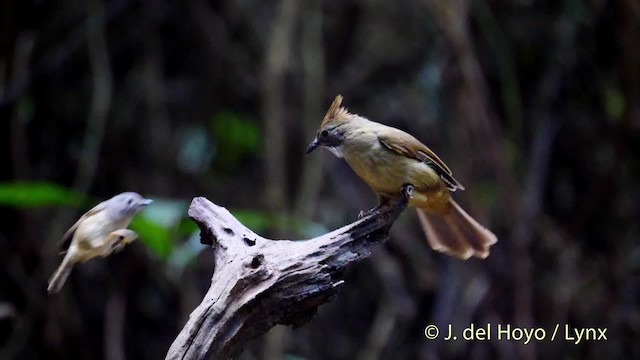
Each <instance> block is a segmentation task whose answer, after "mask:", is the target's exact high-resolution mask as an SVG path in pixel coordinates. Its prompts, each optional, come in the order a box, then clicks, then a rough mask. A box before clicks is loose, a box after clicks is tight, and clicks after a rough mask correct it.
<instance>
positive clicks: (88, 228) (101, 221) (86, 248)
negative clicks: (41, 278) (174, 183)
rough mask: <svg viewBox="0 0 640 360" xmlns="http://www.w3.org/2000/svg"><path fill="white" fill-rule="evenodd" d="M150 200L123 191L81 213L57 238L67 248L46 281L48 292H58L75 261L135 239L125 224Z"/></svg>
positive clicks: (105, 253) (108, 252)
mask: <svg viewBox="0 0 640 360" xmlns="http://www.w3.org/2000/svg"><path fill="white" fill-rule="evenodd" d="M152 202H153V200H151V199H145V198H144V197H142V196H141V195H140V194H138V193H135V192H124V193H121V194H118V195H116V196H114V197H112V198H111V199H109V200H105V201H103V202H101V203H99V204H98V205H96V206H94V207H93V208H92V209H91V210H89V211H87V212H86V213H85V214H84V215H82V216H81V217H80V219H79V220H78V221H76V223H75V224H73V226H71V228H69V230H67V232H66V233H65V234H64V235H63V236H62V239H61V240H60V244H61V246H62V247H64V246H65V245H67V244H68V248H67V250H66V252H65V256H64V258H63V260H62V263H61V264H60V266H59V267H58V269H57V270H56V271H55V272H54V273H53V276H51V278H50V280H49V286H48V287H47V292H48V293H49V294H55V293H57V292H59V291H60V290H61V289H62V286H63V285H64V283H65V281H66V280H67V277H69V274H70V273H71V270H72V269H73V267H74V266H75V265H76V264H77V263H83V262H86V261H89V260H91V259H93V258H96V257H106V256H109V255H111V254H113V253H115V252H118V251H121V250H122V249H123V248H124V247H125V246H126V245H127V244H129V243H130V242H132V241H134V240H135V239H136V238H137V237H138V234H137V233H136V232H135V231H133V230H130V229H127V226H129V223H130V222H131V220H132V219H133V216H134V215H135V214H137V213H138V211H140V210H141V209H142V208H143V207H145V206H147V205H149V204H151V203H152Z"/></svg>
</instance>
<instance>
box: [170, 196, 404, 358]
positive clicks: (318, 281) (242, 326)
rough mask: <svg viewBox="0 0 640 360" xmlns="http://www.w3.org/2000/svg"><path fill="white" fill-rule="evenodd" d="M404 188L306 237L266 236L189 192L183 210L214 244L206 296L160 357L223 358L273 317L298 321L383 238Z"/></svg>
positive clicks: (397, 210)
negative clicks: (338, 224) (371, 207)
mask: <svg viewBox="0 0 640 360" xmlns="http://www.w3.org/2000/svg"><path fill="white" fill-rule="evenodd" d="M409 196H410V189H409V190H407V191H404V193H403V196H401V197H400V198H399V199H398V200H396V201H395V202H391V203H389V204H386V205H385V206H383V207H381V208H379V209H378V210H377V211H375V212H374V213H372V214H369V215H368V216H366V217H364V218H362V219H360V220H358V221H356V222H354V223H352V224H350V225H347V226H344V227H342V228H340V229H338V230H335V231H333V232H330V233H328V234H325V235H322V236H319V237H316V238H313V239H309V240H299V241H292V240H271V239H266V238H263V237H261V236H259V235H257V234H255V233H254V232H253V231H251V230H249V229H248V228H246V227H245V226H244V225H242V224H241V223H240V222H239V221H238V220H237V219H236V218H235V217H233V215H231V213H229V211H227V210H226V209H225V208H223V207H220V206H217V205H215V204H213V203H211V202H210V201H209V200H207V199H205V198H202V197H197V198H194V199H193V201H192V203H191V206H190V208H189V217H190V218H191V219H192V220H194V221H195V222H196V223H197V224H198V226H199V227H200V232H201V233H200V241H201V242H202V243H203V244H208V245H211V246H212V247H213V248H214V251H215V270H214V273H213V277H212V279H211V287H210V288H209V291H208V292H207V294H206V296H205V297H204V299H203V300H202V302H201V303H200V305H198V307H197V308H196V309H195V310H194V311H193V312H192V313H191V315H190V316H189V320H188V321H187V324H186V325H185V326H184V328H183V329H182V331H181V332H180V334H179V335H178V337H177V338H176V339H175V340H174V342H173V344H172V345H171V348H170V349H169V352H168V353H167V357H166V358H167V359H228V358H231V357H233V356H235V355H237V354H238V353H239V352H240V351H241V350H242V349H243V347H244V345H245V344H246V343H247V342H248V341H249V340H251V339H253V338H255V337H256V336H258V335H260V334H263V333H265V332H267V330H269V329H270V328H271V327H273V326H275V325H277V324H284V325H294V326H299V325H302V324H304V323H306V322H307V321H309V320H310V319H311V318H312V317H313V315H315V313H316V311H317V308H318V306H320V305H321V304H323V303H326V302H328V301H329V300H331V298H332V297H333V296H334V295H335V294H336V291H337V290H338V288H339V287H340V286H342V285H343V284H344V281H343V273H344V271H345V270H346V269H347V268H348V267H349V266H350V265H352V264H354V263H356V262H358V261H360V260H363V259H365V258H367V257H368V256H369V255H370V254H371V252H370V248H371V246H372V245H374V244H379V243H382V242H384V241H385V240H386V239H387V238H388V233H389V229H390V228H391V225H392V224H393V223H394V221H395V220H396V219H397V217H398V215H399V214H400V213H401V212H402V210H404V208H405V207H406V203H407V201H406V200H407V198H408V197H409Z"/></svg>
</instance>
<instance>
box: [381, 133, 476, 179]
mask: <svg viewBox="0 0 640 360" xmlns="http://www.w3.org/2000/svg"><path fill="white" fill-rule="evenodd" d="M388 129H389V131H385V133H384V134H380V133H379V134H378V140H379V141H380V143H381V144H382V145H383V146H384V147H386V148H387V149H389V150H391V151H393V152H394V153H396V154H398V155H402V156H406V157H408V158H412V159H416V160H418V161H423V162H425V163H427V164H428V165H429V166H431V167H432V168H433V169H434V170H435V171H436V173H437V174H438V175H440V178H441V179H442V180H443V181H444V182H445V183H446V184H447V188H448V189H449V190H451V191H456V190H458V189H460V190H464V186H462V184H460V182H458V180H456V179H455V178H454V177H453V174H452V172H451V169H449V167H448V166H447V164H445V162H444V161H442V159H440V157H438V155H436V153H434V152H433V151H432V150H431V149H429V148H428V147H427V146H426V145H424V144H423V143H421V142H420V141H419V140H418V139H416V138H415V137H413V136H411V135H409V134H407V133H406V132H404V131H402V130H398V129H395V128H392V127H389V128H388Z"/></svg>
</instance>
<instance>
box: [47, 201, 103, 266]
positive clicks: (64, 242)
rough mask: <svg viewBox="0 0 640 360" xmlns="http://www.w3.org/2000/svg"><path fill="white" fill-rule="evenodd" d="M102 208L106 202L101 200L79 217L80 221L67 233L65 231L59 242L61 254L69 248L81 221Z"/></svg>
mask: <svg viewBox="0 0 640 360" xmlns="http://www.w3.org/2000/svg"><path fill="white" fill-rule="evenodd" d="M102 209H104V202H101V203H100V204H98V205H96V206H94V207H93V208H92V209H91V210H89V211H87V212H86V213H85V214H84V215H82V216H81V217H80V219H78V221H76V223H75V224H73V226H71V227H70V228H69V230H67V232H66V233H64V235H62V239H60V241H59V242H58V249H60V254H64V253H65V252H66V251H67V249H68V248H69V245H71V240H73V234H74V233H75V232H76V230H77V229H78V225H80V223H81V222H83V221H84V220H85V219H86V218H87V217H89V216H91V215H94V214H95V213H97V212H99V211H100V210H102Z"/></svg>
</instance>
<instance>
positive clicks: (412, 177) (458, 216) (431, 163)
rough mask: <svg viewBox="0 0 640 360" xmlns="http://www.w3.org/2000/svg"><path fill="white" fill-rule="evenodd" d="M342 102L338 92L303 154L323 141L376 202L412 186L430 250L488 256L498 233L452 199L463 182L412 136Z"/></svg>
mask: <svg viewBox="0 0 640 360" xmlns="http://www.w3.org/2000/svg"><path fill="white" fill-rule="evenodd" d="M341 104H342V96H340V95H338V96H337V97H336V99H335V100H334V101H333V103H332V104H331V106H330V107H329V110H328V111H327V114H326V115H325V116H324V119H323V120H322V124H321V125H320V128H319V129H318V132H317V134H316V137H315V139H314V140H313V141H312V142H311V144H309V147H308V148H307V154H309V153H310V152H312V151H313V150H314V149H316V148H317V147H321V146H322V147H325V148H327V149H329V150H330V151H331V152H332V153H333V154H334V155H335V156H337V157H339V158H344V160H346V162H347V163H348V164H349V166H350V167H351V168H352V169H353V171H355V173H356V174H357V175H358V176H360V177H361V178H362V179H363V180H364V181H365V182H366V183H367V184H368V185H369V186H370V187H371V188H372V189H373V191H375V192H376V194H377V195H378V198H379V199H380V204H384V203H385V202H387V201H389V200H390V199H393V198H395V197H397V196H398V195H399V194H400V191H401V189H402V187H403V186H404V185H412V186H413V193H412V197H411V198H410V199H409V203H408V206H413V207H416V210H417V212H418V216H419V218H420V222H421V223H422V226H423V228H424V232H425V235H426V237H427V240H428V242H429V244H430V245H431V247H432V248H433V249H434V250H437V251H441V252H444V253H447V254H450V255H455V256H457V257H459V258H462V259H468V258H470V257H471V256H475V257H479V258H486V257H487V256H489V247H490V246H491V245H493V244H495V243H496V242H497V238H496V236H495V235H494V234H493V233H492V232H491V231H489V230H488V229H486V228H484V227H483V226H482V225H480V224H478V222H476V221H475V220H474V219H473V218H472V217H471V216H469V214H467V213H466V212H465V211H464V210H462V208H461V207H460V206H459V205H458V204H457V203H456V202H455V201H453V199H451V194H450V192H453V191H456V190H464V187H463V186H462V185H461V184H460V183H459V182H458V181H457V180H456V179H455V178H454V177H453V175H452V173H451V170H450V169H449V167H448V166H447V164H445V163H444V161H442V160H441V159H440V158H439V157H438V155H436V154H435V153H434V152H433V151H432V150H431V149H429V148H428V147H426V146H425V145H424V144H422V143H421V142H420V141H419V140H418V139H416V138H415V137H413V136H411V135H409V134H407V133H406V132H404V131H401V130H398V129H396V128H392V127H390V126H386V125H382V124H380V123H377V122H374V121H370V120H368V119H365V118H363V117H361V116H358V115H356V114H352V113H349V112H348V111H347V109H346V108H344V107H342V106H341ZM372 210H375V208H374V209H372Z"/></svg>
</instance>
